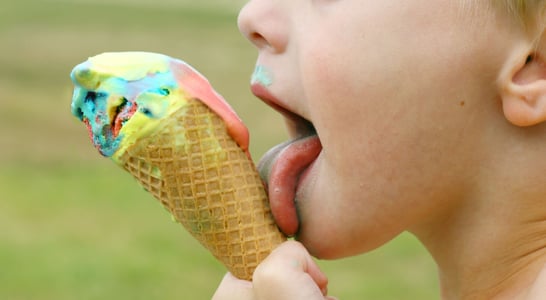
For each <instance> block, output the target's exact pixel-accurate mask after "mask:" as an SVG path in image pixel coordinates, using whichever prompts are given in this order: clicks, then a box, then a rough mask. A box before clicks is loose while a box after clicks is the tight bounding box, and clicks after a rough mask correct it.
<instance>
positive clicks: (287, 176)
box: [251, 85, 322, 236]
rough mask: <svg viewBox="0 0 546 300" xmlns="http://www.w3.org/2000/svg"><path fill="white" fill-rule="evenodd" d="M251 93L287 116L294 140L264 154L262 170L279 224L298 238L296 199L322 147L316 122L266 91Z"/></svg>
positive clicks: (256, 88) (259, 89)
mask: <svg viewBox="0 0 546 300" xmlns="http://www.w3.org/2000/svg"><path fill="white" fill-rule="evenodd" d="M251 90H252V92H253V93H254V95H255V96H257V97H258V98H260V99H261V100H263V101H264V102H265V103H267V104H268V105H269V106H271V107H273V108H274V109H275V110H277V111H278V112H280V113H281V114H282V115H283V116H284V118H285V119H286V121H287V124H288V129H289V131H290V136H291V137H292V139H291V140H289V141H287V142H285V143H282V144H280V145H277V146H275V147H273V148H272V149H270V150H269V151H268V152H267V153H266V154H264V156H263V157H262V159H261V160H260V162H259V163H258V170H259V172H260V176H261V177H262V180H263V181H264V183H265V186H266V189H267V191H268V195H269V201H270V207H271V212H272V214H273V217H274V218H275V222H276V223H277V225H278V226H279V228H280V229H281V231H283V232H284V233H285V234H286V235H288V236H294V235H296V234H297V233H298V230H299V227H300V226H299V223H300V220H299V217H298V208H297V203H296V202H297V200H296V195H297V194H298V190H299V189H300V187H301V185H304V184H305V178H306V177H307V175H309V173H310V171H311V169H313V166H314V165H315V162H316V160H317V159H318V157H319V155H320V153H321V151H322V144H321V142H320V139H319V137H318V134H317V130H316V128H315V126H314V125H313V123H312V122H310V121H309V120H307V119H305V118H303V117H302V116H300V115H298V114H297V113H295V112H292V111H290V110H288V109H286V108H284V107H282V106H281V105H279V104H278V103H279V101H278V100H277V99H276V98H275V97H274V96H273V95H272V94H271V93H269V91H267V89H266V88H265V87H263V86H261V85H252V87H251Z"/></svg>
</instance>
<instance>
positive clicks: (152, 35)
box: [0, 0, 438, 300]
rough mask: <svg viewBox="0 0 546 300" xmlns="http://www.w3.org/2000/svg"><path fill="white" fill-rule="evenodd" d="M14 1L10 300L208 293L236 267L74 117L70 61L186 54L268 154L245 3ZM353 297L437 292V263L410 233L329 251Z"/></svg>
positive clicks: (4, 30)
mask: <svg viewBox="0 0 546 300" xmlns="http://www.w3.org/2000/svg"><path fill="white" fill-rule="evenodd" d="M150 3H152V2H149V1H144V0H117V1H106V0H104V1H90V0H74V1H68V0H65V1H62V0H56V1H55V0H20V1H14V0H11V1H10V0H8V2H7V3H2V5H1V6H0V45H2V55H0V226H1V228H2V230H0V299H10V300H18V299H25V300H28V299H40V300H47V299H56V300H64V299H118V300H123V299H208V298H210V296H211V295H212V293H213V292H214V290H215V288H216V286H217V284H218V283H219V281H220V280H221V278H222V276H223V274H224V272H225V270H224V268H223V267H222V266H221V265H220V264H219V263H217V262H216V261H215V260H214V259H213V258H212V257H211V256H210V255H209V254H208V253H207V252H206V251H205V250H204V249H203V248H202V247H201V246H200V245H199V244H198V243H197V242H196V241H194V240H193V239H192V238H191V237H190V236H189V235H188V234H187V233H186V232H185V231H184V230H183V229H182V228H181V227H180V226H179V225H178V224H175V223H173V222H172V221H171V220H170V217H169V215H168V214H167V213H166V212H165V211H164V210H163V209H162V208H161V207H160V205H159V204H158V203H157V202H156V201H155V200H154V199H153V198H152V197H151V196H150V195H148V194H147V193H146V192H144V191H143V190H141V189H139V188H138V185H137V184H136V183H135V182H134V180H133V179H132V178H130V176H129V175H128V174H125V173H124V172H123V171H121V170H120V169H118V168H117V167H116V166H114V165H113V164H112V163H111V162H109V161H108V160H106V159H101V158H100V157H99V156H98V155H97V153H96V151H95V150H94V149H93V147H91V145H90V143H89V141H88V140H87V136H86V133H85V129H84V128H83V126H81V124H78V123H77V122H76V121H75V120H74V118H72V117H71V116H70V113H69V111H70V109H69V105H70V98H71V89H72V86H71V83H70V81H69V79H68V74H69V72H70V70H71V68H72V67H73V66H74V65H76V64H77V63H79V62H81V61H83V60H84V59H85V58H86V57H88V56H92V55H95V54H98V53H100V52H104V51H122V50H144V51H155V52H162V53H165V54H169V55H172V56H175V57H178V58H182V59H184V60H186V61H188V62H190V63H191V64H192V65H194V66H195V67H196V68H198V69H199V70H200V71H201V72H202V73H204V74H205V75H206V76H207V77H208V78H209V80H210V81H211V82H212V84H213V85H214V86H215V87H216V88H217V90H218V91H219V92H220V93H221V94H223V95H224V96H225V97H226V99H228V100H229V101H230V102H231V103H232V105H233V106H234V108H235V109H236V110H237V111H238V112H239V114H240V116H241V118H242V119H243V120H244V121H245V123H247V125H248V126H249V128H250V130H251V134H252V138H251V152H252V153H253V155H254V157H256V158H257V157H259V156H260V155H261V154H263V153H264V152H265V151H266V150H267V149H268V148H270V147H271V146H273V145H274V144H277V143H278V142H280V141H282V140H283V139H285V137H286V136H285V133H284V130H283V127H282V125H279V124H281V119H280V117H279V116H278V115H277V114H276V113H275V112H273V111H272V110H270V109H266V106H265V105H264V104H262V103H261V102H259V101H257V100H256V99H254V98H253V97H252V96H251V94H250V93H249V91H248V81H249V76H250V73H251V70H252V68H253V65H254V60H255V51H254V50H253V49H252V47H251V46H250V45H249V44H248V43H247V42H246V41H245V40H244V39H243V38H242V37H241V35H240V34H239V33H238V31H237V28H236V12H237V10H238V8H239V7H240V6H241V5H242V3H243V1H240V0H238V1H233V0H229V1H228V0H208V1H193V0H155V1H153V5H151V4H150ZM319 263H320V265H321V266H322V268H323V269H324V270H325V271H326V272H327V274H328V275H329V277H330V281H331V286H330V290H331V293H332V294H333V295H337V296H339V297H341V298H342V299H362V298H369V299H436V298H438V296H437V295H438V288H437V287H436V279H435V270H434V266H433V264H432V261H431V260H430V259H429V258H428V256H427V254H426V253H425V251H424V250H423V249H422V247H421V246H420V245H419V244H418V243H417V242H416V241H415V240H414V239H413V238H412V237H411V236H409V235H406V234H404V235H402V236H401V237H399V238H397V239H396V240H394V241H393V242H392V243H390V244H388V245H387V246H385V247H384V248H381V249H380V250H377V251H374V252H372V253H370V254H366V255H362V256H359V257H354V258H348V259H344V260H339V261H321V262H319Z"/></svg>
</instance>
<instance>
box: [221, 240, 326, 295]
mask: <svg viewBox="0 0 546 300" xmlns="http://www.w3.org/2000/svg"><path fill="white" fill-rule="evenodd" d="M327 285H328V278H326V275H324V274H323V273H322V271H321V270H320V269H319V267H318V266H317V264H316V263H315V261H313V259H312V258H311V255H310V254H309V253H308V252H307V250H306V249H305V248H304V247H303V245H301V244H300V243H298V242H294V241H288V242H285V243H283V244H282V245H280V246H279V247H278V248H277V249H275V250H274V251H273V252H272V253H271V254H270V255H269V256H268V257H267V258H266V259H265V260H264V261H263V262H262V263H261V264H260V265H259V266H258V268H256V271H255V272H254V276H253V279H252V282H250V281H244V280H239V279H237V278H235V277H233V275H231V273H228V274H226V276H224V279H223V280H222V282H221V283H220V286H219V287H218V289H217V290H216V293H215V294H214V296H213V297H212V299H213V300H231V299H233V300H234V299H237V300H268V299H271V300H273V299H286V300H290V299H309V300H314V299H320V300H324V299H334V298H332V297H328V296H326V294H327Z"/></svg>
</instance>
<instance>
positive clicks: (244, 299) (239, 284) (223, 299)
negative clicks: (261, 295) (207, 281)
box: [212, 272, 254, 300]
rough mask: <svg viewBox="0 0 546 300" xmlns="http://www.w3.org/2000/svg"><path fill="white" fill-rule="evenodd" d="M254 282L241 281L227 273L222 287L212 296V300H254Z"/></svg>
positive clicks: (221, 284)
mask: <svg viewBox="0 0 546 300" xmlns="http://www.w3.org/2000/svg"><path fill="white" fill-rule="evenodd" d="M252 299H254V295H253V291H252V282H250V281H246V280H241V279H238V278H236V277H235V276H233V274H231V273H229V272H228V273H227V274H226V275H225V276H224V278H223V279H222V282H221V283H220V286H219V287H218V289H217V290H216V292H215V293H214V295H213V296H212V300H252Z"/></svg>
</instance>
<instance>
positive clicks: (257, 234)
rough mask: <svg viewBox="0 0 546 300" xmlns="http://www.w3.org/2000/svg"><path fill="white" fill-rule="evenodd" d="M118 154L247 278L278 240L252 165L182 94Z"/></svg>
mask: <svg viewBox="0 0 546 300" xmlns="http://www.w3.org/2000/svg"><path fill="white" fill-rule="evenodd" d="M162 122H164V124H161V128H160V129H159V130H158V131H157V132H155V133H154V134H152V135H150V136H148V137H146V138H142V139H141V140H139V141H137V143H136V144H135V145H134V146H133V147H131V148H129V149H128V150H127V151H126V152H125V153H124V154H123V155H122V156H121V162H122V166H123V167H124V168H125V169H126V170H127V171H128V172H129V173H131V174H132V175H133V176H134V177H135V178H136V179H137V180H138V181H139V182H140V184H141V185H142V186H143V187H144V188H145V189H146V190H147V191H149V192H150V193H151V194H152V195H153V196H154V197H155V198H157V199H158V200H159V201H160V202H161V203H162V204H163V205H164V206H165V207H166V208H167V210H168V211H169V212H171V213H172V215H173V216H174V218H175V219H176V221H177V222H179V223H181V224H182V225H183V226H184V227H185V228H186V229H187V230H188V231H189V232H190V233H191V234H192V235H193V236H194V237H195V238H196V239H197V240H198V241H199V242H200V243H201V244H202V245H203V246H205V247H206V248H207V249H208V250H209V251H210V252H211V253H212V254H213V255H214V256H215V257H216V258H217V259H218V260H220V261H221V262H222V263H223V264H224V265H225V266H226V267H227V268H228V270H229V271H230V272H231V273H232V274H233V275H234V276H236V277H238V278H240V279H246V280H250V279H251V278H252V273H253V272H254V269H255V268H256V266H257V265H258V264H259V263H260V262H261V261H262V260H263V259H264V258H265V257H266V256H267V255H268V254H269V253H270V252H271V251H272V250H273V249H274V248H275V247H276V246H277V245H279V244H280V243H282V242H283V241H285V240H286V238H285V236H284V235H283V234H282V233H281V232H280V231H279V229H278V228H277V226H276V224H275V222H274V220H273V217H272V215H271V211H270V208H269V202H268V200H267V194H266V192H265V190H264V187H263V184H262V182H261V179H260V177H259V175H258V173H257V172H256V169H255V166H254V163H253V162H252V160H251V159H250V158H249V157H248V156H247V154H246V153H245V151H243V150H242V149H241V148H240V147H239V146H238V145H237V144H236V143H235V141H233V140H232V139H231V137H230V136H229V134H228V133H227V130H226V127H225V124H224V122H223V120H222V119H221V118H220V117H218V116H217V115H216V114H215V113H213V112H212V111H211V110H210V109H209V108H208V107H207V106H206V105H204V104H203V103H201V102H200V101H199V100H189V102H188V105H185V106H184V107H182V108H181V109H179V110H178V111H176V112H175V113H174V114H173V115H172V116H171V117H169V118H167V119H165V120H163V121H162Z"/></svg>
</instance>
